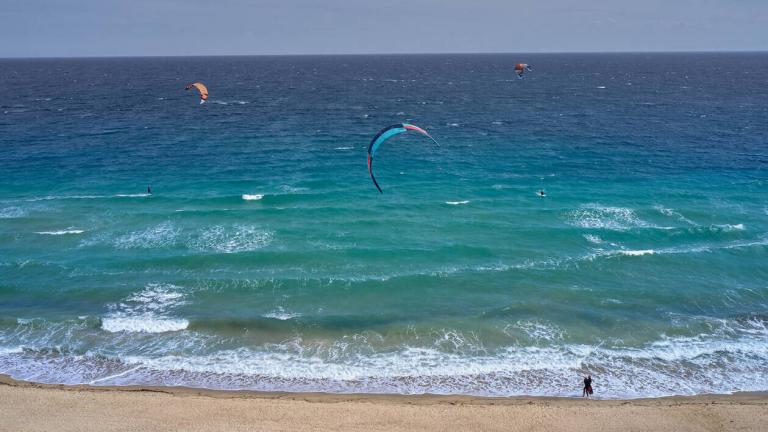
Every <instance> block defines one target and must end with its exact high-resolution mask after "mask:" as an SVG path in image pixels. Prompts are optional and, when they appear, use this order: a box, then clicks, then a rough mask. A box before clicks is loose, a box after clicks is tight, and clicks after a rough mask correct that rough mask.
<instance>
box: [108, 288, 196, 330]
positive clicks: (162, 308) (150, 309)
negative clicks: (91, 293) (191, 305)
mask: <svg viewBox="0 0 768 432" xmlns="http://www.w3.org/2000/svg"><path fill="white" fill-rule="evenodd" d="M185 303H186V302H185V301H184V294H183V293H182V288H181V287H178V286H176V285H171V284H155V283H152V284H148V285H147V286H146V287H145V288H144V289H143V290H142V291H140V292H137V293H134V294H132V295H130V296H128V297H127V298H125V299H124V300H123V301H121V302H120V303H117V304H113V305H109V306H108V307H109V309H111V310H112V312H110V313H109V314H107V315H106V316H104V317H103V318H102V319H101V328H102V329H103V330H105V331H108V332H111V333H116V332H137V333H138V332H141V333H164V332H172V331H179V330H184V329H186V328H187V327H188V326H189V321H187V320H186V319H183V318H177V317H172V316H169V313H170V312H171V311H172V310H173V309H176V308H178V307H179V306H181V305H183V304H185Z"/></svg>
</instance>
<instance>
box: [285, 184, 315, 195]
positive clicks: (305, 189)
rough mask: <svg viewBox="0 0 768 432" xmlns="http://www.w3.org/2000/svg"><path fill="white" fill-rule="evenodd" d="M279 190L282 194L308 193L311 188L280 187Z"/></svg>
mask: <svg viewBox="0 0 768 432" xmlns="http://www.w3.org/2000/svg"><path fill="white" fill-rule="evenodd" d="M279 189H280V191H281V192H284V193H297V192H306V191H308V190H309V188H305V187H297V186H291V185H280V188H279Z"/></svg>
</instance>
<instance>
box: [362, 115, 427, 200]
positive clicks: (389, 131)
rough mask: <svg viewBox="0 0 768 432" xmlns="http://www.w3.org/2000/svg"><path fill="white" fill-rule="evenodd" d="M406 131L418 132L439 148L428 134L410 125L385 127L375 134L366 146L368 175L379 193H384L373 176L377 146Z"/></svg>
mask: <svg viewBox="0 0 768 432" xmlns="http://www.w3.org/2000/svg"><path fill="white" fill-rule="evenodd" d="M408 131H413V132H418V133H420V134H422V135H424V136H425V137H427V138H429V139H431V140H432V142H434V143H435V144H437V146H438V147H439V146H440V144H439V143H438V142H437V141H436V140H435V139H434V138H432V136H431V135H430V134H428V133H427V131H425V130H424V129H422V128H420V127H418V126H414V125H412V124H408V123H401V124H395V125H392V126H388V127H385V128H384V129H382V130H381V131H380V132H379V133H377V134H376V136H375V137H373V139H372V140H371V143H370V144H369V145H368V174H370V176H371V180H373V184H374V185H375V186H376V189H378V190H379V193H384V192H383V191H382V190H381V187H380V186H379V182H377V181H376V177H374V175H373V157H374V156H375V155H376V150H378V149H379V146H381V144H383V143H384V141H386V140H388V139H390V138H392V137H393V136H395V135H400V134H401V133H406V132H408Z"/></svg>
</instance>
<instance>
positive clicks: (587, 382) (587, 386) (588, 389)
mask: <svg viewBox="0 0 768 432" xmlns="http://www.w3.org/2000/svg"><path fill="white" fill-rule="evenodd" d="M591 394H592V375H587V376H586V377H584V390H583V391H582V392H581V397H589V396H590V395H591Z"/></svg>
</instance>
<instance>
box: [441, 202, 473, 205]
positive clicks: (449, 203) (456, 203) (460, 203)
mask: <svg viewBox="0 0 768 432" xmlns="http://www.w3.org/2000/svg"><path fill="white" fill-rule="evenodd" d="M445 203H446V204H448V205H462V204H469V201H446V202H445Z"/></svg>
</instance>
